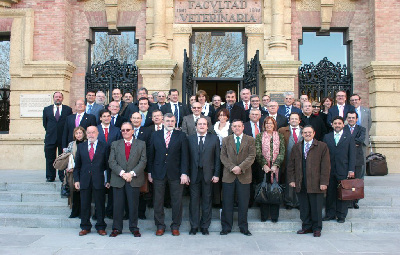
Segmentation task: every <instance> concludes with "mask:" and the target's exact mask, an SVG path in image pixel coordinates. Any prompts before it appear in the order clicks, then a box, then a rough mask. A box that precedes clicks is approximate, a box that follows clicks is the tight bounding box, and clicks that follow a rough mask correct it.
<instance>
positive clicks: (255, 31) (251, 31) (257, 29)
mask: <svg viewBox="0 0 400 255" xmlns="http://www.w3.org/2000/svg"><path fill="white" fill-rule="evenodd" d="M245 33H246V36H254V35H260V36H261V35H264V25H249V26H246V27H245Z"/></svg>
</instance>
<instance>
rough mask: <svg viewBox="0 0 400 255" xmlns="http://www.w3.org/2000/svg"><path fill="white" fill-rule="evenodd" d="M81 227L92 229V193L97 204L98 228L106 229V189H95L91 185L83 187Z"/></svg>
mask: <svg viewBox="0 0 400 255" xmlns="http://www.w3.org/2000/svg"><path fill="white" fill-rule="evenodd" d="M80 193H81V229H85V230H90V229H91V228H92V223H90V209H91V202H92V193H93V196H94V204H95V206H96V217H97V222H96V225H95V227H96V230H105V229H106V226H107V225H106V223H105V221H104V215H105V190H104V189H94V188H92V186H91V187H89V188H88V189H81V191H80Z"/></svg>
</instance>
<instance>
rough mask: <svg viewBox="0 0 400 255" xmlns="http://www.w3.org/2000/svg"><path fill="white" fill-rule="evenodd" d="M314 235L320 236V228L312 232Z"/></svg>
mask: <svg viewBox="0 0 400 255" xmlns="http://www.w3.org/2000/svg"><path fill="white" fill-rule="evenodd" d="M313 236H314V237H320V236H321V231H320V230H315V231H314V233H313Z"/></svg>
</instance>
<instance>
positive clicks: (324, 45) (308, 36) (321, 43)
mask: <svg viewBox="0 0 400 255" xmlns="http://www.w3.org/2000/svg"><path fill="white" fill-rule="evenodd" d="M299 47H300V53H299V56H300V57H299V58H300V60H301V61H302V62H303V64H309V63H310V62H314V64H315V65H316V64H318V62H319V61H321V60H322V59H323V58H324V57H327V58H328V60H329V61H331V62H333V63H334V64H336V63H337V62H340V63H341V64H342V65H343V64H347V50H346V45H343V33H340V32H336V33H330V36H317V35H316V33H315V32H304V33H303V45H299Z"/></svg>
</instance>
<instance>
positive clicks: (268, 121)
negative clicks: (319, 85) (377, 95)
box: [43, 88, 371, 237]
mask: <svg viewBox="0 0 400 255" xmlns="http://www.w3.org/2000/svg"><path fill="white" fill-rule="evenodd" d="M129 95H130V97H129ZM152 96H153V97H152V98H153V100H154V99H155V98H156V101H157V102H155V100H154V101H153V102H151V101H150V100H149V94H148V91H147V89H146V88H141V89H139V90H138V92H137V98H136V101H135V102H128V101H126V100H125V99H129V100H132V99H133V97H132V94H130V93H125V94H122V92H121V90H120V89H114V90H113V91H112V98H113V101H111V102H110V103H109V104H108V105H104V101H105V94H104V93H103V92H101V91H98V92H95V91H88V92H87V94H86V103H85V102H84V101H83V100H77V101H76V102H75V112H76V113H75V114H72V109H71V108H70V107H68V106H66V105H63V104H62V102H63V95H62V93H61V92H55V93H54V95H53V99H54V104H53V105H50V106H48V107H45V109H44V110H43V126H44V128H45V130H46V137H45V157H46V181H48V182H53V181H54V180H55V178H56V170H55V169H54V168H53V161H54V160H55V158H56V156H57V154H60V153H61V152H63V151H64V152H70V153H71V156H70V160H69V164H68V167H67V170H66V171H58V175H59V178H60V180H61V181H63V182H64V183H68V185H70V187H71V197H70V199H69V203H70V206H71V208H72V211H71V215H70V217H71V218H74V217H80V218H81V231H80V232H79V235H86V234H88V233H90V232H91V228H92V224H91V221H90V218H91V217H90V216H91V213H92V212H91V202H92V200H94V203H95V212H94V216H95V219H96V220H97V222H96V225H95V228H96V230H97V232H98V234H100V235H106V234H107V233H106V231H105V229H106V223H105V221H104V218H105V217H106V216H107V217H109V218H112V219H113V226H112V232H111V234H110V236H111V237H116V236H118V235H119V234H121V233H122V228H123V224H122V222H123V219H129V230H130V231H131V232H132V234H133V235H134V236H135V237H140V236H141V234H140V232H139V228H138V219H145V218H146V216H145V211H146V207H147V206H152V207H154V221H155V225H156V235H157V236H161V235H163V234H164V232H165V230H166V225H165V214H164V205H165V204H166V203H167V201H169V202H168V203H170V206H171V208H172V223H171V226H170V228H171V232H172V235H174V236H178V235H180V232H179V228H180V225H181V222H182V197H183V194H184V190H185V187H187V186H188V190H189V193H190V204H189V220H190V225H191V229H190V232H189V234H191V235H196V233H197V232H199V231H200V232H201V233H202V234H203V235H208V234H209V232H208V228H209V226H210V224H211V218H212V207H215V206H222V212H221V226H222V230H221V232H220V234H221V235H227V234H228V233H230V232H231V230H232V225H233V212H234V207H235V206H237V207H238V225H239V229H240V232H241V233H243V234H244V235H247V236H250V235H251V232H250V231H249V229H248V221H247V212H248V208H249V207H251V206H253V205H254V204H255V203H254V194H255V186H256V184H258V183H261V182H262V181H263V180H266V181H267V182H269V183H273V182H278V183H280V184H281V185H285V187H286V188H285V189H284V190H285V195H284V205H285V207H286V209H292V208H298V209H300V218H301V220H302V222H303V224H302V229H301V230H299V231H298V232H297V233H298V234H306V233H313V234H314V236H316V237H318V236H320V235H321V230H322V221H323V220H334V219H335V220H337V221H338V222H339V223H342V222H345V218H346V215H347V210H348V207H349V205H348V203H346V202H345V201H341V200H338V199H337V194H336V192H337V191H336V187H337V184H338V182H339V181H340V180H343V179H346V178H348V177H349V178H350V177H356V178H363V176H364V172H365V156H364V155H365V151H366V146H367V145H368V130H369V128H370V126H371V116H370V111H369V109H368V108H365V107H362V106H360V105H361V97H360V96H359V95H357V94H354V95H352V96H351V98H350V102H351V105H348V104H346V92H344V91H338V92H337V93H336V105H333V102H334V101H333V99H332V98H326V99H323V100H322V101H321V103H322V106H323V109H321V103H320V102H315V101H314V102H309V101H308V97H307V96H306V95H301V97H300V101H301V105H300V108H298V107H296V106H294V105H295V103H296V102H295V99H294V94H293V93H292V92H287V93H285V94H284V96H285V98H284V105H281V106H279V105H278V103H277V102H276V101H271V100H270V97H269V96H268V95H264V96H263V97H262V98H261V100H260V97H259V96H258V95H251V92H250V90H249V89H242V90H241V91H240V101H239V102H237V98H236V92H235V91H232V90H229V91H227V92H226V95H225V103H224V104H222V100H221V98H220V97H219V96H217V95H215V96H213V98H212V103H208V101H209V98H208V95H207V93H206V92H205V91H204V90H199V91H198V92H197V93H196V95H195V96H194V100H193V101H192V100H191V102H190V104H189V105H184V104H182V103H181V102H178V99H179V91H178V90H176V89H171V90H170V91H169V92H168V96H167V95H166V93H164V92H158V93H157V94H155V95H152ZM167 98H168V99H167ZM167 101H168V102H167ZM325 193H326V206H325V209H326V213H325V217H324V218H322V207H323V204H324V203H323V202H324V194H325ZM106 194H108V197H107V205H106V204H105V202H106V199H105V198H106ZM149 194H150V196H149ZM351 206H352V207H354V208H356V209H357V208H358V204H357V201H353V203H352V205H351ZM259 207H260V212H261V221H263V222H265V221H267V220H268V219H271V221H272V222H274V223H276V222H278V219H279V208H280V205H279V204H268V203H267V204H259Z"/></svg>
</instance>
